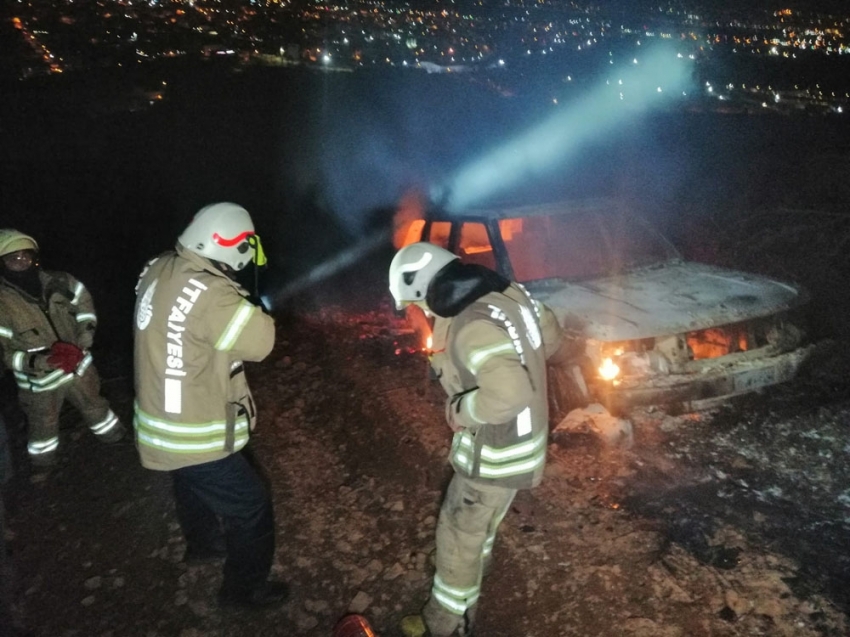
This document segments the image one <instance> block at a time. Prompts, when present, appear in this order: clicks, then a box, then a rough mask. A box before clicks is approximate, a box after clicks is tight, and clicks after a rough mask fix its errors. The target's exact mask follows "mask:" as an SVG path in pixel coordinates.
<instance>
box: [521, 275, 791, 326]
mask: <svg viewBox="0 0 850 637" xmlns="http://www.w3.org/2000/svg"><path fill="white" fill-rule="evenodd" d="M526 287H528V288H529V290H530V291H531V292H532V293H533V294H534V296H535V297H536V298H538V299H539V300H541V301H543V302H544V303H545V304H546V305H548V306H549V307H550V308H552V310H553V311H554V312H555V314H556V315H557V316H558V319H559V320H560V321H561V322H562V323H564V322H565V320H566V321H567V322H569V323H571V324H575V321H576V319H578V321H579V322H580V323H581V324H582V325H583V326H584V333H585V335H586V336H587V337H588V338H595V339H598V340H602V341H623V340H630V339H640V338H650V337H653V336H664V335H669V334H678V333H683V332H691V331H695V330H702V329H706V328H709V327H717V326H720V325H728V324H730V323H737V322H739V321H744V320H747V319H753V318H757V317H761V316H767V315H770V314H774V313H776V312H778V311H781V310H785V309H788V308H790V307H793V306H795V305H798V304H799V303H800V302H801V300H802V292H801V290H800V289H799V288H797V287H796V286H794V285H791V284H788V283H783V282H781V281H775V280H772V279H767V278H765V277H761V276H758V275H754V274H747V273H744V272H737V271H734V270H726V269H723V268H717V267H713V266H709V265H705V264H701V263H687V262H673V263H669V264H664V265H661V266H655V267H651V268H644V269H640V270H635V271H632V272H628V273H625V274H621V275H618V276H613V277H608V278H603V279H592V280H588V281H580V282H569V281H557V280H552V279H550V280H547V281H545V282H537V283H535V282H529V283H528V284H526Z"/></svg>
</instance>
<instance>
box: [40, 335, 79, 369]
mask: <svg viewBox="0 0 850 637" xmlns="http://www.w3.org/2000/svg"><path fill="white" fill-rule="evenodd" d="M83 356H85V354H84V353H83V350H81V349H80V348H79V347H77V346H76V345H74V344H73V343H66V342H65V341H56V342H55V343H53V346H52V347H51V348H50V355H49V356H48V357H47V362H48V364H49V365H50V366H51V367H53V368H54V369H61V370H62V371H63V372H65V373H66V374H70V373H71V372H73V371H75V370H76V369H77V365H79V364H80V361H81V360H83Z"/></svg>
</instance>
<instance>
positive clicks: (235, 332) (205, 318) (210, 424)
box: [134, 245, 274, 471]
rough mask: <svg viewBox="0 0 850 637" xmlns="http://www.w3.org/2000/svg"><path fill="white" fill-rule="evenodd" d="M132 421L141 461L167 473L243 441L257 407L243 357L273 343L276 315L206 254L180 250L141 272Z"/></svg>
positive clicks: (254, 356)
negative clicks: (259, 304)
mask: <svg viewBox="0 0 850 637" xmlns="http://www.w3.org/2000/svg"><path fill="white" fill-rule="evenodd" d="M136 292H137V298H136V315H135V326H134V332H135V355H134V360H135V387H136V404H135V416H134V425H135V429H136V445H137V447H138V450H139V455H140V457H141V461H142V465H144V466H145V467H147V468H149V469H156V470H162V471H170V470H173V469H179V468H180V467H185V466H189V465H195V464H201V463H205V462H212V461H214V460H219V459H221V458H224V457H226V456H227V455H229V454H231V453H233V452H234V451H237V450H239V449H241V448H242V447H244V446H245V444H246V443H247V442H248V436H249V431H250V429H253V426H254V423H255V420H256V412H255V408H254V402H253V398H252V397H251V392H250V390H249V388H248V381H247V379H246V377H245V370H244V367H243V364H242V361H260V360H262V359H264V358H265V357H266V356H268V354H269V353H270V352H271V350H272V347H273V345H274V320H273V319H272V318H271V317H270V316H268V315H267V314H265V313H263V311H262V310H261V309H260V308H259V307H257V306H256V305H254V304H253V303H251V302H250V301H248V299H247V292H246V291H245V290H244V289H243V288H242V287H241V286H240V285H239V284H238V283H236V282H235V281H233V280H232V279H230V278H229V277H228V276H226V275H225V274H224V273H223V272H221V271H219V270H218V269H217V268H216V267H215V266H214V265H213V264H212V263H211V262H210V261H208V260H207V259H204V258H203V257H201V256H199V255H197V254H195V253H193V252H190V251H188V250H185V249H183V248H182V246H179V245H178V247H177V250H176V252H168V253H166V254H164V255H162V256H160V257H158V258H156V259H153V260H151V261H150V262H149V263H148V265H147V267H146V268H145V270H144V271H143V272H142V274H141V276H140V278H139V285H138V286H137V289H136Z"/></svg>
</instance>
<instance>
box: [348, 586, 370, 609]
mask: <svg viewBox="0 0 850 637" xmlns="http://www.w3.org/2000/svg"><path fill="white" fill-rule="evenodd" d="M371 603H372V596H371V595H369V594H368V593H366V592H364V591H357V595H355V596H354V599H352V600H351V602H350V603H349V604H348V612H349V613H363V612H365V611H366V609H367V608H369V605H370V604H371Z"/></svg>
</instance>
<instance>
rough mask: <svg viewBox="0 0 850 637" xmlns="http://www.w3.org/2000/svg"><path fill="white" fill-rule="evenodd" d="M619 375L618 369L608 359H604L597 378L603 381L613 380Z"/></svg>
mask: <svg viewBox="0 0 850 637" xmlns="http://www.w3.org/2000/svg"><path fill="white" fill-rule="evenodd" d="M619 373H620V368H619V367H618V366H617V365H616V364H615V363H614V361H613V360H611V359H610V358H606V359H605V360H604V361H603V362H602V364H601V365H600V366H599V376H601V377H602V379H603V380H614V379H615V378H616V377H617V374H619Z"/></svg>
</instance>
